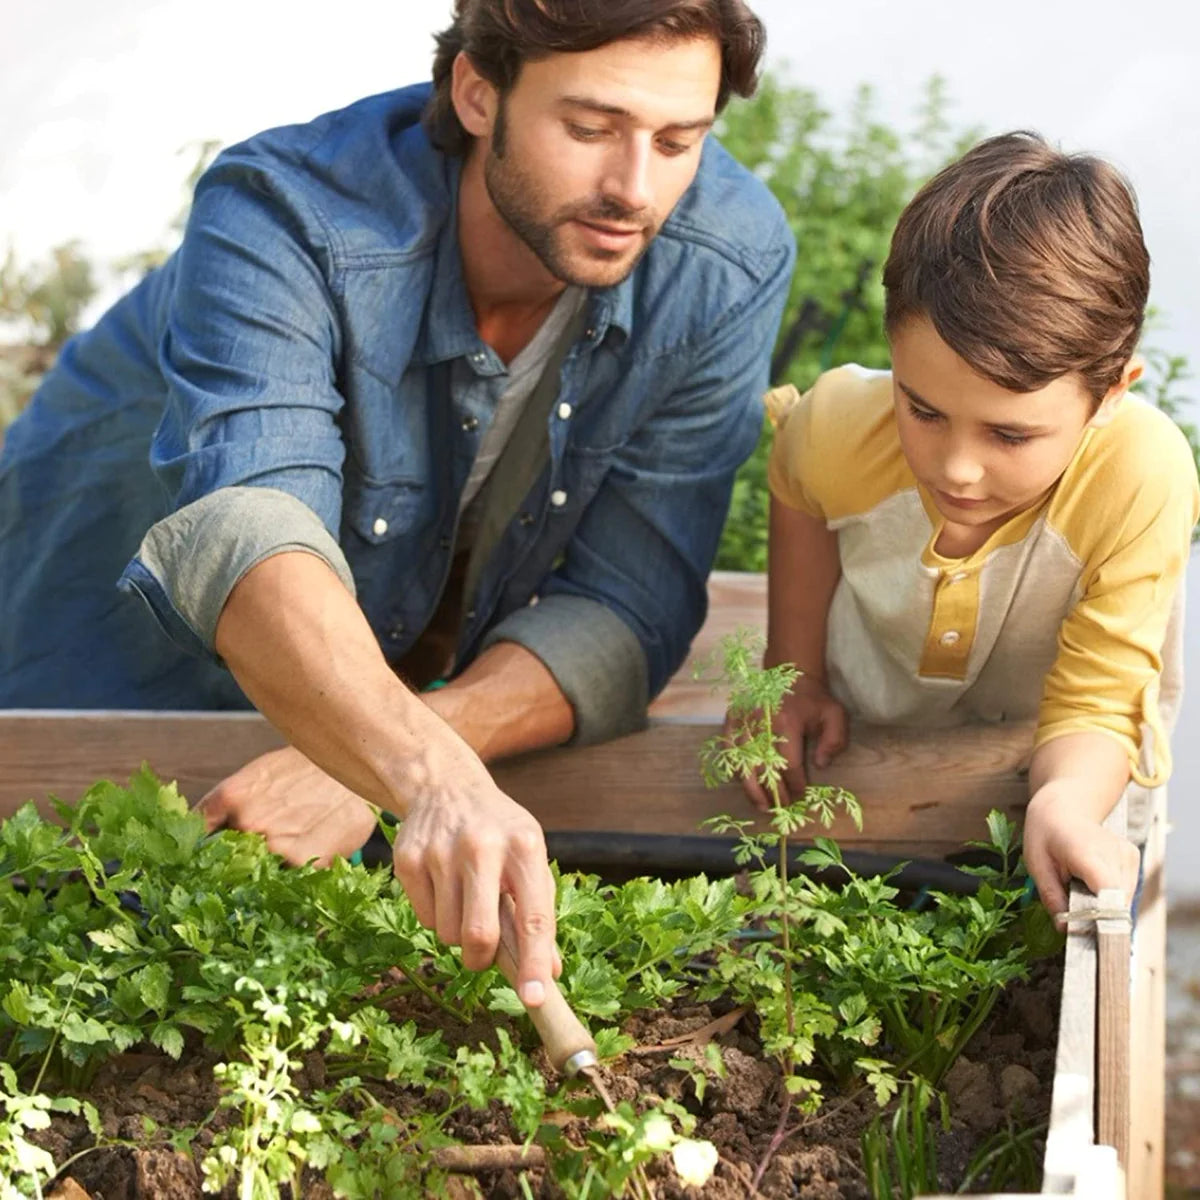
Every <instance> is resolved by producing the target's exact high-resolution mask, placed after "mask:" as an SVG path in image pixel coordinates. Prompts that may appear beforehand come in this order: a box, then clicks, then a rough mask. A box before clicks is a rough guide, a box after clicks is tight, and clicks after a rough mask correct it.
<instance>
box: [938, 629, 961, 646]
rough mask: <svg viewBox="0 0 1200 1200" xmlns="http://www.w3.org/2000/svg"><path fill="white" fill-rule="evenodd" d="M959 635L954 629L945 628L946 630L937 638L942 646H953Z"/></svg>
mask: <svg viewBox="0 0 1200 1200" xmlns="http://www.w3.org/2000/svg"><path fill="white" fill-rule="evenodd" d="M961 636H962V635H961V634H960V633H959V632H958V631H957V630H956V629H947V630H946V632H945V633H943V634H942V636H941V637H940V638H938V641H939V642H941V643H942V645H943V646H953V645H954V644H955V643H956V642H957V641H958V639H959V638H960V637H961Z"/></svg>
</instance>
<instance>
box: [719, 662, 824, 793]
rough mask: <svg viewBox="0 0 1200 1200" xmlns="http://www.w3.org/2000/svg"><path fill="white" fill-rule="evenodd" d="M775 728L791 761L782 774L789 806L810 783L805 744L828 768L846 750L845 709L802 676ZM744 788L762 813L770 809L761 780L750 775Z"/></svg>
mask: <svg viewBox="0 0 1200 1200" xmlns="http://www.w3.org/2000/svg"><path fill="white" fill-rule="evenodd" d="M728 728H729V723H728V720H727V722H726V729H727V730H728ZM773 728H774V731H775V732H776V733H777V734H779V735H781V736H782V738H783V741H782V742H781V743H780V745H779V749H780V751H781V753H782V754H783V756H784V757H785V758H786V759H787V760H788V765H787V767H786V768H785V770H784V772H783V792H784V794H783V795H782V796H780V800H781V801H782V802H784V803H787V802H788V801H789V800H792V799H796V798H798V797H800V796H801V795H803V793H804V789H805V787H806V786H807V784H808V778H807V775H806V773H805V769H804V756H805V748H806V745H808V744H811V746H812V754H813V763H814V764H815V765H816V766H818V767H827V766H828V765H829V762H830V760H831V759H832V758H833V757H834V756H835V755H837V754H839V753H841V751H843V750H844V749H845V748H846V731H847V722H846V710H845V708H843V707H842V705H841V704H840V703H839V702H838V701H837V700H835V699H834V698H833V697H832V696H831V695H830V694H829V692H828V691H826V690H825V687H824V686H823V685H822V684H821V683H820V682H819V681H817V680H815V679H813V678H812V677H811V676H808V675H802V676H801V677H800V678H799V679H797V680H796V683H795V685H794V686H793V688H792V691H791V693H790V694H789V695H788V696H785V697H784V700H783V706H782V708H780V710H779V713H778V715H777V716H776V717H775V720H774V722H773ZM742 787H743V789H744V790H745V792H746V795H747V797H749V800H750V803H751V804H753V805H754V807H755V808H757V809H758V810H759V811H760V812H768V811H769V810H770V808H771V797H770V794H769V793H768V791H767V789H766V788H765V787H764V786H763V784H762V781H761V780H758V779H752V778H750V777H749V776H747V777H746V778H744V779H743V780H742Z"/></svg>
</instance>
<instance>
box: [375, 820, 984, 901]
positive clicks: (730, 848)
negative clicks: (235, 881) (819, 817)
mask: <svg viewBox="0 0 1200 1200" xmlns="http://www.w3.org/2000/svg"><path fill="white" fill-rule="evenodd" d="M736 844H737V843H736V840H735V839H734V838H726V837H713V836H710V835H702V834H691V835H686V834H685V835H679V834H662V833H608V832H594V831H587V832H549V833H547V834H546V849H547V851H548V853H549V856H550V857H551V858H552V859H555V860H556V861H557V862H558V864H559V866H560V867H562V868H564V869H565V870H575V869H579V868H585V869H587V870H589V871H600V872H602V871H605V870H616V869H620V870H622V871H627V870H634V871H638V872H643V873H646V874H658V873H659V872H661V871H675V872H679V873H684V874H690V875H699V874H705V875H729V874H731V873H733V872H734V871H737V870H740V869H741V868H740V867H739V866H738V864H737V863H736V862H735V861H734V847H735V846H736ZM809 849H812V847H811V846H810V845H806V844H803V843H799V844H797V843H794V844H792V845H791V846H789V854H788V867H789V870H792V871H794V872H799V873H801V874H804V875H807V876H809V877H810V878H812V879H815V880H816V881H817V882H819V883H826V884H830V885H837V884H840V883H843V882H845V878H846V876H845V872H843V871H840V870H838V869H837V868H836V867H812V866H810V865H809V864H807V863H805V862H802V861H801V859H800V856H801V855H802V854H803V853H804V851H805V850H809ZM362 856H363V858H362V860H363V863H364V864H365V865H367V866H382V865H383V864H384V863H390V862H391V858H392V852H391V848H390V846H389V845H388V842H387V839H386V838H385V837H384V836H383V834H382V833H381V832H380V831H379V830H376V831H375V833H374V834H372V836H371V839H370V840H369V841H368V842H367V844H366V845H365V846H363V848H362ZM763 857H764V860H765V862H766V863H767V864H768V865H774V864H775V863H776V862H777V861H778V853H777V852H776V851H775V850H774V849H770V850H768V851H766V853H765V854H764V856H763ZM842 861H843V862H844V863H845V864H846V867H847V869H848V870H850V871H852V872H853V873H854V874H855V875H860V876H864V877H869V876H872V875H887V874H888V873H889V872H891V873H892V876H891V883H892V884H893V885H894V886H895V887H898V888H901V889H903V890H905V891H914V892H916V891H921V890H922V889H926V888H927V889H930V890H932V891H937V892H949V893H951V894H953V895H958V896H972V895H974V894H975V893H976V892H977V891H978V890H979V885H980V881H979V879H978V878H976V876H974V875H969V874H967V873H966V872H965V871H960V870H959V869H958V867H957V866H955V865H954V864H953V863H949V862H944V861H942V860H939V859H920V858H918V859H898V858H896V857H895V856H893V855H887V854H869V853H867V852H865V851H861V850H847V849H845V848H844V847H843V848H842Z"/></svg>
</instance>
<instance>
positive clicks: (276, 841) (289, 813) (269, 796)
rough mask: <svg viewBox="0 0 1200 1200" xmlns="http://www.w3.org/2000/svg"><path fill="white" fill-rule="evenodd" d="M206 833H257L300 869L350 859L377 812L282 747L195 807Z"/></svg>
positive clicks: (255, 761)
mask: <svg viewBox="0 0 1200 1200" xmlns="http://www.w3.org/2000/svg"><path fill="white" fill-rule="evenodd" d="M197 809H198V810H199V811H200V812H201V813H203V815H204V819H205V820H206V821H207V822H208V828H209V829H210V830H213V829H219V828H220V827H221V826H223V825H228V826H230V827H231V828H233V829H243V830H246V831H247V832H249V833H261V834H263V835H264V837H265V838H266V840H267V847H268V848H269V849H270V850H272V851H273V852H274V853H275V854H279V855H281V856H282V857H283V858H285V859H286V860H287V861H288V862H289V863H292V864H293V865H294V866H299V865H301V864H302V863H306V862H309V861H310V860H312V861H315V862H316V864H317V866H319V867H327V866H328V865H329V864H330V863H331V862H332V861H333V857H334V855H338V854H340V855H341V856H342V857H343V858H349V857H350V855H351V854H353V853H354V851H355V850H358V849H359V848H360V847H361V846H362V844H363V843H364V842H365V841H366V840H367V839H368V838H369V837H370V836H371V831H372V830H373V829H374V828H375V810H374V809H373V808H372V807H371V806H370V805H369V804H368V803H367V802H366V801H365V800H363V799H362V798H361V797H360V796H356V795H355V794H354V793H353V792H352V791H350V789H349V788H346V787H343V786H342V785H341V784H340V783H338V782H337V780H336V779H333V778H332V777H331V776H329V775H327V774H326V773H325V772H324V771H322V770H321V769H320V767H318V766H316V765H314V764H313V763H311V762H310V761H309V760H308V759H307V758H305V757H304V755H303V754H301V753H300V751H299V750H296V749H293V748H292V747H291V746H285V747H284V748H283V749H282V750H272V751H270V752H269V753H267V754H263V755H260V756H259V757H258V758H255V759H252V760H251V761H250V762H248V763H247V764H246V765H245V766H244V767H242V768H241V770H240V771H236V772H235V773H234V774H233V775H230V776H229V778H228V779H225V780H222V781H221V782H220V783H219V784H217V786H216V787H215V788H213V789H212V791H210V792H209V793H208V794H207V795H206V796H204V798H203V799H202V800H201V801H200V803H199V804H198V805H197Z"/></svg>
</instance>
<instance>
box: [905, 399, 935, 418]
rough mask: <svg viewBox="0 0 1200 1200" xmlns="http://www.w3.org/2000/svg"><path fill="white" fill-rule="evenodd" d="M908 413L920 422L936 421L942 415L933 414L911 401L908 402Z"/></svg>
mask: <svg viewBox="0 0 1200 1200" xmlns="http://www.w3.org/2000/svg"><path fill="white" fill-rule="evenodd" d="M908 411H909V412H910V413H912V415H913V416H914V417H916V419H917V420H918V421H936V420H937V419H938V418H939V417H940V416H941V413H935V412H931V411H930V410H929V409H928V408H921V406H920V405H918V404H914V403H913V402H912V401H911V400H910V401H909V402H908Z"/></svg>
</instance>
